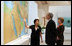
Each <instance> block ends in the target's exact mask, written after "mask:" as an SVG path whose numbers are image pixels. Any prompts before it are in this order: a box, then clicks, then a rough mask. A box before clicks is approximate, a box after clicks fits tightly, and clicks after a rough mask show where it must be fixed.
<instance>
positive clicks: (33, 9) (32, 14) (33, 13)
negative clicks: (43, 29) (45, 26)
mask: <svg viewBox="0 0 72 46" xmlns="http://www.w3.org/2000/svg"><path fill="white" fill-rule="evenodd" d="M35 18H38V6H37V4H36V3H35V2H34V1H29V12H28V19H29V25H33V24H34V23H33V21H34V19H35Z"/></svg>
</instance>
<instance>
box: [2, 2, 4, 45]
mask: <svg viewBox="0 0 72 46" xmlns="http://www.w3.org/2000/svg"><path fill="white" fill-rule="evenodd" d="M3 18H4V1H1V45H3V44H4V36H3Z"/></svg>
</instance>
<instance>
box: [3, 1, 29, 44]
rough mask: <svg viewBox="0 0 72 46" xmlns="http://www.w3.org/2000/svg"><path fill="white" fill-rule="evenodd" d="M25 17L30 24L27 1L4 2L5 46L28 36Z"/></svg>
mask: <svg viewBox="0 0 72 46" xmlns="http://www.w3.org/2000/svg"><path fill="white" fill-rule="evenodd" d="M24 17H25V18H26V22H27V24H28V2H27V1H4V44H6V43H8V42H10V41H12V40H15V39H16V38H18V37H20V36H22V35H26V34H27V29H26V28H25V24H24V21H23V18H24Z"/></svg>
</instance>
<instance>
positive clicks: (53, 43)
mask: <svg viewBox="0 0 72 46" xmlns="http://www.w3.org/2000/svg"><path fill="white" fill-rule="evenodd" d="M47 45H55V42H49V43H47Z"/></svg>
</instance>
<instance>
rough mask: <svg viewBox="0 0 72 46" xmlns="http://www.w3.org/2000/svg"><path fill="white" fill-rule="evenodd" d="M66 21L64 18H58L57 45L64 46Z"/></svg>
mask: <svg viewBox="0 0 72 46" xmlns="http://www.w3.org/2000/svg"><path fill="white" fill-rule="evenodd" d="M63 22H64V19H63V18H62V17H60V18H58V23H59V25H58V27H57V45H63V42H64V35H63V33H64V29H65V28H64V25H63Z"/></svg>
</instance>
